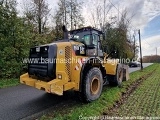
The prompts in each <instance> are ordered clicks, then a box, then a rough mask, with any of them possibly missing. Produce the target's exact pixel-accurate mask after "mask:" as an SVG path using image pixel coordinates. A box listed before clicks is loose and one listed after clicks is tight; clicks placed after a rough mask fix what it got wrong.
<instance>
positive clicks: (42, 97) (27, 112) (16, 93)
mask: <svg viewBox="0 0 160 120" xmlns="http://www.w3.org/2000/svg"><path fill="white" fill-rule="evenodd" d="M149 65H151V64H144V65H143V66H144V67H147V66H149ZM139 69H140V68H139V67H138V68H129V71H130V72H133V71H136V70H139ZM75 101H76V99H75V96H74V95H70V96H69V95H67V94H66V95H64V96H56V95H52V94H47V93H45V92H44V91H41V90H37V89H35V88H32V87H29V86H26V85H18V86H14V87H9V88H5V89H0V120H19V119H24V118H26V117H28V116H31V115H33V114H35V113H39V112H41V111H44V110H46V109H48V108H50V107H51V106H52V107H56V106H58V105H59V104H61V103H67V102H68V103H69V102H75ZM59 106H60V105H59ZM59 106H58V107H59Z"/></svg>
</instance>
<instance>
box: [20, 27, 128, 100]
mask: <svg viewBox="0 0 160 120" xmlns="http://www.w3.org/2000/svg"><path fill="white" fill-rule="evenodd" d="M63 32H64V39H63V40H58V41H54V42H53V43H50V44H45V45H41V46H35V47H33V48H30V53H29V60H30V63H28V72H27V73H25V74H23V75H21V76H20V83H22V84H26V85H28V86H32V87H35V88H37V89H39V90H44V91H46V92H47V93H52V94H56V95H63V93H64V92H65V91H68V90H73V91H75V92H76V93H78V94H77V95H79V97H80V99H81V100H83V101H85V102H91V101H94V100H96V99H98V98H99V97H100V95H101V93H102V89H103V87H104V85H105V84H107V83H109V84H110V85H112V86H119V85H121V83H122V80H123V78H127V76H128V71H126V73H125V74H124V68H123V64H121V63H119V62H118V61H116V60H115V59H112V55H113V54H116V52H115V51H112V52H111V53H109V54H107V53H105V52H104V51H103V50H102V44H101V41H102V39H103V32H102V31H100V30H98V29H96V28H93V27H83V28H80V29H75V30H71V31H68V30H67V29H66V27H65V26H63ZM127 79H128V78H127Z"/></svg>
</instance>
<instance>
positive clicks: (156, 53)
mask: <svg viewBox="0 0 160 120" xmlns="http://www.w3.org/2000/svg"><path fill="white" fill-rule="evenodd" d="M156 56H157V47H156Z"/></svg>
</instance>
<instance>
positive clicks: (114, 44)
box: [103, 10, 134, 58]
mask: <svg viewBox="0 0 160 120" xmlns="http://www.w3.org/2000/svg"><path fill="white" fill-rule="evenodd" d="M129 24H130V21H128V19H127V12H126V10H124V11H123V12H122V14H121V18H120V21H118V22H117V25H116V26H112V24H107V25H106V26H104V29H105V30H106V33H105V34H106V38H105V41H103V45H104V46H107V48H108V52H111V51H113V50H114V49H115V50H117V53H118V56H117V57H125V58H126V57H128V58H133V56H134V44H133V41H132V40H131V39H130V38H129V36H128V26H129Z"/></svg>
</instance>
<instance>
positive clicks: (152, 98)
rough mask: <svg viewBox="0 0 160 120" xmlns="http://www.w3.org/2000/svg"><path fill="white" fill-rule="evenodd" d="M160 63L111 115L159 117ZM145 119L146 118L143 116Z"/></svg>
mask: <svg viewBox="0 0 160 120" xmlns="http://www.w3.org/2000/svg"><path fill="white" fill-rule="evenodd" d="M159 71H160V65H159V67H157V69H156V71H155V72H154V73H153V74H152V75H151V76H150V77H148V78H147V79H146V80H145V81H143V83H142V84H141V85H140V86H139V87H138V89H136V90H135V91H134V93H133V94H132V95H131V96H130V97H129V99H128V100H127V101H126V102H125V104H123V105H122V106H121V107H120V108H119V109H117V111H116V112H114V113H112V115H113V116H122V117H125V116H128V117H131V116H143V117H156V116H157V117H159V118H160V94H159V93H160V74H159ZM144 119H146V118H144Z"/></svg>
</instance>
